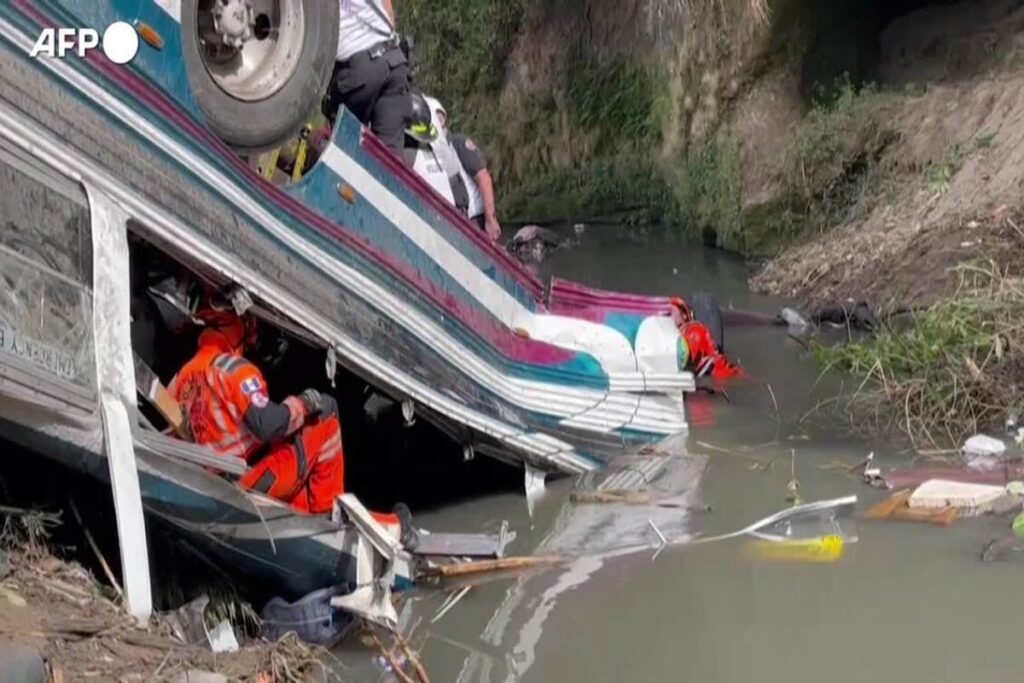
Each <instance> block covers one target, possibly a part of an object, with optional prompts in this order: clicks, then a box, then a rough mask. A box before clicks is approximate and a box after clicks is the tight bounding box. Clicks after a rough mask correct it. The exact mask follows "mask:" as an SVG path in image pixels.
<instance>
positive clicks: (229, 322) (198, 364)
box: [170, 301, 345, 514]
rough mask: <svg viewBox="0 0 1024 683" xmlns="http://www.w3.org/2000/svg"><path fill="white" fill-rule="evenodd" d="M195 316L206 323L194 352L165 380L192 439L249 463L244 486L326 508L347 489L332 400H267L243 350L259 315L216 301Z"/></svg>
mask: <svg viewBox="0 0 1024 683" xmlns="http://www.w3.org/2000/svg"><path fill="white" fill-rule="evenodd" d="M196 317H197V318H198V319H199V320H200V321H202V322H203V323H204V324H205V325H206V329H205V330H203V332H202V334H201V335H200V337H199V351H198V352H197V353H196V355H195V356H194V357H193V358H192V359H191V360H190V361H189V362H188V363H186V364H185V367H183V368H182V369H181V371H180V372H178V374H177V375H176V376H175V377H174V379H173V380H171V385H170V392H171V394H172V395H173V396H174V398H175V399H176V400H177V401H178V403H180V404H181V407H182V412H183V413H184V414H185V416H186V424H187V426H188V432H189V434H190V435H191V436H192V439H193V441H195V442H196V443H199V444H204V445H206V446H209V447H210V448H212V449H214V450H215V451H216V452H217V453H218V454H219V455H221V456H223V457H227V458H241V459H243V460H245V461H246V462H247V463H249V464H250V470H249V472H248V474H246V475H245V477H243V478H242V480H241V484H242V486H243V487H245V488H247V489H251V490H253V491H259V492H260V493H264V494H267V495H269V496H271V497H273V498H276V499H278V500H281V501H284V502H286V503H288V504H289V505H291V506H292V507H294V508H296V509H297V510H300V511H302V512H308V513H311V514H325V513H329V512H331V509H332V507H333V505H334V500H335V498H336V497H337V496H339V495H341V494H342V493H344V489H345V485H344V481H345V472H344V470H345V465H344V455H343V453H342V447H341V423H340V422H339V421H338V410H337V405H336V403H335V401H334V399H333V398H332V397H330V396H325V395H323V394H321V393H320V392H318V391H317V390H316V389H307V390H306V391H304V392H302V394H301V395H300V396H289V397H288V398H286V399H285V400H284V401H283V402H282V403H275V402H273V401H271V400H270V398H269V394H268V391H267V384H266V381H265V380H264V379H263V373H262V372H260V370H259V368H257V367H256V366H255V365H254V364H253V363H251V362H249V361H248V360H246V359H245V358H244V357H243V355H242V354H243V352H244V351H245V350H246V349H252V348H253V347H254V346H255V344H256V342H257V327H256V319H255V318H254V317H252V316H251V315H245V316H239V315H238V314H236V313H235V312H234V310H233V309H232V308H231V306H230V304H229V303H225V304H224V305H219V303H215V302H213V301H211V302H209V303H207V304H206V305H205V306H204V307H203V308H202V309H201V310H199V311H198V312H197V313H196Z"/></svg>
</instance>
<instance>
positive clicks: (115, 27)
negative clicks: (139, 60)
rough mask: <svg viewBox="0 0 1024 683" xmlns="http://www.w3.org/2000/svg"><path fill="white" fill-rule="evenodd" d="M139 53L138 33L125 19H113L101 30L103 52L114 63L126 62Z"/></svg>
mask: <svg viewBox="0 0 1024 683" xmlns="http://www.w3.org/2000/svg"><path fill="white" fill-rule="evenodd" d="M138 53H139V34H138V33H136V32H135V28H134V27H133V26H132V25H131V24H129V23H128V22H126V21H115V22H114V23H113V24H111V25H110V26H108V27H107V30H106V31H104V32H103V54H105V55H106V56H107V59H109V60H110V61H112V62H113V63H114V64H127V63H128V62H130V61H132V60H133V59H135V55H137V54H138Z"/></svg>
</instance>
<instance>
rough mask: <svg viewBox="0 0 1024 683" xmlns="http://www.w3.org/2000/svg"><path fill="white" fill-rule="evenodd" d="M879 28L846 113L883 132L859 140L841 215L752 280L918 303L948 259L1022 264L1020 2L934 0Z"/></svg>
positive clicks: (944, 284) (943, 273)
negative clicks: (875, 73) (870, 63)
mask: <svg viewBox="0 0 1024 683" xmlns="http://www.w3.org/2000/svg"><path fill="white" fill-rule="evenodd" d="M880 41H881V43H880V47H881V61H880V69H879V85H878V88H877V90H876V91H874V92H872V93H871V94H870V95H862V96H861V98H862V99H865V100H868V103H867V106H865V107H864V109H863V111H860V112H858V113H857V114H856V116H858V117H862V118H865V119H867V120H870V121H871V123H870V125H871V126H873V127H875V128H876V132H875V134H876V135H878V136H879V137H881V138H883V139H885V140H886V143H885V144H884V145H883V146H882V148H881V149H878V150H870V149H869V148H866V147H864V146H863V145H862V146H861V151H862V152H864V153H867V152H870V151H876V153H877V156H876V158H874V159H871V158H866V159H864V160H863V162H862V163H863V164H864V165H865V166H866V167H867V168H865V169H863V170H862V171H861V173H862V178H861V179H860V180H859V182H858V184H859V187H858V190H859V191H860V192H861V193H862V194H861V196H858V197H857V198H856V199H855V201H854V202H852V203H851V207H850V208H849V209H848V210H847V212H846V215H844V216H842V218H843V220H841V221H839V223H838V225H836V226H830V225H828V224H827V223H823V224H821V225H819V226H817V231H816V232H817V235H814V233H813V232H812V233H811V238H810V239H799V240H796V241H795V243H794V244H792V245H791V246H788V247H786V248H785V249H783V250H782V252H781V253H780V254H779V255H778V256H776V257H775V258H773V259H771V260H770V261H768V263H767V264H766V265H765V266H764V267H763V269H761V271H760V272H759V273H758V274H757V275H756V277H755V278H754V279H753V284H754V286H755V287H756V288H758V289H760V290H762V291H766V292H771V293H775V294H780V295H783V296H787V297H793V298H799V299H804V300H808V301H810V302H812V303H821V302H824V301H828V300H838V299H845V298H847V297H852V298H856V299H867V300H869V301H872V302H874V303H876V304H879V305H882V304H886V303H890V302H891V303H895V304H896V305H904V306H906V305H915V304H927V303H931V302H933V301H935V300H936V299H937V298H938V297H940V296H941V295H943V294H945V293H947V292H948V286H949V284H950V269H951V268H953V267H955V266H957V265H958V264H961V263H964V262H967V261H971V260H974V259H993V260H995V261H996V262H997V263H999V264H1001V265H1007V266H1009V267H1010V268H1011V270H1016V269H1019V267H1020V266H1022V265H1024V227H1022V226H1024V220H1022V217H1021V211H1022V206H1024V195H1022V189H1024V69H1022V59H1021V58H1022V54H1024V5H1022V3H1020V2H1012V1H1008V0H972V1H970V2H960V3H953V4H948V5H937V6H932V7H928V8H924V9H921V10H918V11H915V12H912V13H910V14H907V15H904V16H902V17H900V18H898V19H896V20H894V21H893V22H892V23H890V24H889V25H888V26H886V27H885V29H884V30H883V31H882V33H881V35H880ZM860 125H861V126H863V125H868V124H860ZM855 127H856V126H855ZM843 134H847V135H848V134H849V131H844V133H843ZM850 142H851V144H854V145H855V146H856V145H857V143H858V141H856V140H853V141H850Z"/></svg>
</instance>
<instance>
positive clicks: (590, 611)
mask: <svg viewBox="0 0 1024 683" xmlns="http://www.w3.org/2000/svg"><path fill="white" fill-rule="evenodd" d="M544 270H545V271H546V272H547V273H555V274H557V275H559V276H561V277H566V278H570V279H574V280H578V281H581V282H584V283H587V284H590V285H593V286H597V287H603V288H608V289H619V290H627V291H634V292H645V293H657V294H671V293H679V294H682V295H684V296H685V295H686V294H687V293H689V292H692V291H694V290H697V289H708V290H712V291H715V292H716V293H717V294H718V295H719V297H720V298H721V299H722V302H723V304H731V305H734V306H736V307H741V308H751V309H758V310H764V311H774V310H775V309H776V308H777V307H778V306H779V305H780V303H782V302H778V301H771V300H767V299H763V298H760V297H757V296H755V295H753V294H751V293H750V292H749V290H748V288H747V284H746V280H747V275H748V270H747V267H746V266H745V265H744V264H743V263H742V262H740V261H738V260H736V259H733V258H730V257H728V256H727V255H724V254H721V253H718V252H713V251H707V250H702V249H699V248H693V247H687V246H684V245H679V244H672V243H662V242H649V241H646V240H642V239H636V240H633V239H624V238H623V237H622V229H621V228H614V227H610V226H609V227H592V228H588V229H587V230H586V231H585V232H584V233H583V234H582V235H581V236H580V237H579V243H578V244H577V245H575V246H574V247H572V248H570V249H567V250H564V251H560V252H557V253H556V254H555V255H554V256H553V257H552V258H550V259H549V260H548V261H547V262H546V263H545V264H544ZM726 335H727V336H726V345H727V348H728V350H729V351H730V353H731V354H732V355H733V356H735V357H736V358H738V359H739V360H740V361H741V362H742V363H743V365H744V366H745V367H746V368H747V370H748V371H749V372H750V373H751V374H752V376H753V378H754V379H752V380H751V381H749V382H745V383H743V384H740V385H737V386H735V387H733V388H732V389H731V390H730V398H731V403H726V402H725V401H724V400H722V399H721V398H720V397H709V396H695V397H693V398H692V399H691V400H689V401H688V416H689V419H690V422H691V425H692V426H691V432H690V434H689V435H688V436H687V437H686V439H685V440H684V443H683V444H681V445H680V446H679V449H678V450H679V456H680V458H679V460H680V462H682V461H683V458H684V457H686V458H692V459H693V460H692V461H691V462H696V463H705V462H706V466H705V467H704V469H703V476H702V477H701V478H700V485H699V487H697V489H696V490H693V491H689V492H687V493H686V494H685V495H684V496H683V498H681V499H680V500H684V501H685V502H686V504H688V505H689V504H696V503H697V502H698V499H699V500H700V501H702V502H703V503H705V504H707V505H710V506H711V508H712V511H711V512H708V513H700V512H694V511H687V510H681V509H676V510H654V511H652V510H649V509H647V508H624V507H622V506H616V507H615V508H605V509H595V508H596V507H597V506H579V505H572V504H570V502H569V500H568V496H569V493H570V492H571V491H572V490H573V489H574V487H589V486H590V485H592V484H593V483H594V482H593V481H583V482H581V481H571V480H561V481H556V482H553V483H549V485H548V489H547V492H546V494H545V495H544V497H543V498H541V499H540V500H539V501H538V502H537V503H536V505H535V506H534V507H535V509H534V510H533V514H532V516H531V515H530V514H529V512H528V509H527V504H526V500H525V498H524V497H523V496H521V495H512V494H507V495H502V496H496V497H488V498H485V499H480V500H474V501H469V502H463V503H460V504H458V505H454V506H451V507H448V508H446V509H444V510H440V511H437V512H434V513H430V514H429V515H425V516H423V517H421V521H422V522H423V524H424V526H426V527H429V528H435V529H465V528H466V526H467V524H469V525H470V526H472V527H473V528H474V529H480V530H495V529H497V528H498V526H499V525H500V523H501V521H502V520H508V521H509V522H510V524H511V526H512V528H514V529H516V530H517V531H518V533H519V537H518V539H517V540H516V542H515V544H514V547H513V548H512V549H511V552H512V553H514V554H531V553H534V552H539V553H548V552H571V553H572V554H573V555H579V556H580V557H579V559H577V560H575V561H574V562H571V563H570V564H568V565H566V566H563V567H558V568H554V569H548V570H544V571H541V572H539V573H533V574H530V575H527V576H520V577H511V578H504V579H500V580H493V581H490V582H487V583H484V584H482V585H479V586H476V587H474V588H472V589H471V590H470V591H469V592H468V594H467V595H466V596H465V597H464V598H463V599H462V600H461V601H459V602H458V603H457V604H456V605H455V607H454V608H452V609H451V610H450V611H449V612H448V613H447V614H445V615H444V616H443V617H442V618H440V619H439V620H438V621H437V622H436V623H434V624H431V623H430V621H431V620H432V619H433V618H434V617H435V615H436V613H437V610H438V608H439V607H440V606H441V605H442V603H443V601H444V600H445V598H446V597H447V596H448V594H447V593H442V592H422V593H419V594H417V595H416V596H414V597H413V599H412V600H411V601H410V603H409V604H408V606H407V607H406V609H405V610H404V613H403V617H404V619H405V620H406V623H407V624H411V623H417V622H418V623H419V625H418V627H417V628H416V633H417V636H416V637H417V642H418V643H424V645H423V649H422V652H423V657H424V663H425V665H426V668H427V670H428V671H429V672H430V675H431V679H432V680H433V681H435V683H436V682H438V681H461V682H467V683H468V682H478V681H481V682H489V683H493V682H497V681H561V682H569V681H630V682H633V683H637V682H640V681H666V680H672V681H676V680H678V681H707V682H715V681H722V682H731V681H785V682H786V683H799V682H803V681H807V682H809V683H810V682H814V683H818V682H820V681H837V682H847V681H849V682H851V683H853V682H857V683H861V682H863V681H876V680H891V681H983V682H988V681H1010V680H1019V679H1020V670H1021V666H1022V665H1021V659H1020V657H1019V656H1017V655H1016V653H1017V651H1018V648H1019V641H1020V639H1019V627H1020V626H1019V625H1020V623H1021V616H1020V614H1021V608H1020V605H1021V601H1020V600H1018V598H1017V596H1018V590H1019V588H1020V586H1021V582H1022V579H1024V575H1022V571H1021V570H1022V567H1021V566H1020V565H1016V564H1013V563H1006V564H996V565H983V564H982V563H980V562H979V561H978V559H977V558H978V555H979V552H980V550H981V548H982V547H983V546H984V543H985V541H986V540H987V539H988V538H989V537H990V536H992V535H993V534H996V533H998V532H1000V531H1002V530H1003V529H1004V528H1005V526H1006V524H1007V522H1006V520H999V519H980V520H967V521H960V522H958V523H957V524H956V525H954V526H953V527H951V528H935V527H931V526H927V525H912V524H901V523H869V522H861V523H860V524H858V525H857V528H856V531H857V536H858V541H857V542H856V543H852V544H849V545H848V546H847V550H846V554H845V555H844V557H843V558H842V559H841V561H839V562H837V563H834V564H820V565H816V564H794V563H772V562H764V561H757V560H753V559H751V558H750V557H749V556H748V554H747V553H746V552H745V548H746V547H747V542H746V541H742V540H740V541H728V542H723V543H721V544H718V545H708V546H701V547H694V548H690V549H684V550H669V551H665V552H662V553H661V554H659V555H656V554H655V552H654V551H653V550H651V549H649V550H644V551H641V552H625V551H623V550H622V549H621V548H622V546H624V545H629V546H631V545H636V541H637V540H638V539H643V542H645V543H652V544H653V543H655V542H656V538H655V537H654V535H653V534H654V532H653V531H652V530H651V529H650V528H649V525H648V524H647V519H648V518H656V524H657V525H658V526H659V528H661V529H662V531H663V532H664V533H665V534H666V535H671V536H674V537H685V536H686V535H687V534H694V533H700V534H713V533H720V532H724V531H731V530H733V529H736V528H740V527H743V526H746V525H747V524H749V523H750V522H753V521H755V520H757V519H759V518H762V517H764V516H767V515H769V514H771V513H773V512H775V511H777V510H779V509H782V508H784V507H786V502H785V497H786V495H787V484H788V482H789V481H790V479H791V478H792V477H793V475H794V473H795V476H796V478H797V479H798V480H799V482H800V485H801V494H802V495H803V497H804V499H806V500H817V499H826V498H833V497H837V496H842V495H846V494H850V493H856V494H858V495H859V496H860V498H861V500H860V503H859V509H860V510H864V509H866V508H867V507H868V505H870V504H871V503H872V502H874V501H875V500H877V499H878V498H879V497H880V494H879V493H877V492H875V491H872V490H871V489H869V488H867V487H866V486H864V485H863V484H862V483H861V482H860V481H859V480H858V479H857V478H856V477H854V476H850V475H848V474H847V473H845V472H844V471H843V470H842V469H841V465H844V464H845V465H846V466H849V465H853V464H855V463H857V462H859V461H861V460H862V459H863V458H864V457H865V456H866V455H867V453H868V452H869V451H874V452H875V453H876V454H877V455H878V457H879V458H880V459H881V460H882V462H883V463H885V462H897V461H900V460H902V459H903V458H904V455H903V454H902V453H901V452H900V449H901V448H902V446H901V445H900V444H898V443H895V442H891V443H886V442H881V443H879V442H875V443H868V442H867V441H864V440H858V439H855V438H851V437H850V436H849V435H848V431H849V430H848V429H847V428H846V425H845V424H844V423H843V422H842V421H840V420H838V419H837V418H835V417H834V416H833V417H830V416H824V417H819V418H811V419H805V420H803V421H801V418H802V417H804V416H805V414H806V413H807V411H808V410H809V409H810V408H811V407H813V406H814V405H815V403H816V402H817V401H819V400H821V399H822V398H825V397H828V396H829V395H831V393H834V392H835V391H837V390H838V386H837V385H836V382H834V381H832V380H825V381H819V377H818V370H817V368H816V367H815V365H814V361H813V358H811V357H810V354H809V353H808V352H807V351H806V350H805V349H804V348H803V347H801V346H800V345H799V344H798V343H796V342H794V341H793V340H791V339H788V338H787V336H786V335H785V333H784V332H782V331H780V330H778V329H775V328H745V329H736V328H732V329H728V330H727V332H726ZM769 384H770V385H771V387H772V392H769V391H768V389H767V385H769ZM812 389H813V391H812ZM773 394H774V400H773V397H772V395H773ZM776 406H777V408H776ZM644 467H645V465H644V463H643V462H641V461H634V462H627V463H625V464H622V465H621V466H619V467H617V468H613V472H612V473H611V474H608V473H606V474H604V475H598V476H597V477H596V479H595V478H592V479H594V480H595V481H596V480H599V479H600V478H601V477H607V476H620V477H627V478H630V477H636V476H641V477H642V476H644V475H643V468H644ZM660 483H661V482H654V483H652V486H654V487H657V486H659V485H660ZM655 555H656V556H655ZM344 659H345V661H346V662H348V663H350V671H349V675H350V676H351V677H354V678H356V679H358V680H364V679H380V680H389V676H388V674H385V673H383V672H381V671H380V670H378V669H376V668H374V667H373V665H372V664H370V655H369V654H367V653H366V652H365V651H361V650H358V649H357V648H355V647H352V646H348V647H347V648H346V649H345V651H344Z"/></svg>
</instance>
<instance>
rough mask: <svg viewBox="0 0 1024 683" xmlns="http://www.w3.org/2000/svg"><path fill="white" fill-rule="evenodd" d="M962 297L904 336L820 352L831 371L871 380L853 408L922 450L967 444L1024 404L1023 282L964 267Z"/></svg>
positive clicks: (928, 314) (919, 320)
mask: <svg viewBox="0 0 1024 683" xmlns="http://www.w3.org/2000/svg"><path fill="white" fill-rule="evenodd" d="M958 273H959V276H960V277H959V287H958V288H957V290H956V292H955V293H954V295H953V296H952V297H951V298H950V299H948V300H946V301H943V302H941V303H938V304H936V305H935V306H933V307H931V308H929V309H927V310H926V311H923V312H921V313H919V314H917V315H915V316H914V317H913V319H912V320H911V321H910V323H909V326H907V327H905V328H903V329H901V328H900V327H898V326H895V325H887V326H886V327H885V328H884V329H882V330H881V331H880V332H879V333H878V334H877V335H876V336H874V337H872V338H870V339H868V340H866V341H863V342H855V343H850V344H847V345H844V346H838V347H831V348H829V347H822V346H818V347H817V348H816V354H817V356H818V359H819V361H820V362H821V363H823V364H824V366H825V367H826V369H838V370H844V371H847V372H850V373H853V374H854V375H857V376H859V377H862V378H863V380H864V381H863V384H862V385H861V388H860V390H859V391H858V392H857V393H856V394H855V395H854V396H853V397H852V399H851V402H850V404H849V405H850V408H851V410H852V414H853V415H854V416H855V417H857V418H859V419H867V420H869V421H874V422H875V426H876V427H885V426H889V427H898V428H900V429H902V430H903V431H905V432H906V433H908V434H909V435H910V437H911V438H912V439H913V440H914V441H915V444H920V443H922V442H927V443H929V444H933V445H937V444H941V443H942V442H945V443H947V444H949V443H954V444H955V443H960V442H961V440H962V439H963V437H965V436H967V435H969V434H972V433H975V432H977V431H978V430H979V429H981V428H984V427H987V426H991V425H992V424H995V423H998V422H1000V421H1001V420H1002V419H1003V418H1004V417H1005V415H1006V414H1007V413H1008V412H1015V411H1016V410H1017V409H1018V408H1020V407H1021V404H1022V403H1024V396H1022V394H1021V387H1022V386H1024V328H1022V326H1021V325H1020V319H1021V313H1022V312H1024V279H1022V278H1019V277H1010V276H1008V275H1007V274H1006V273H1005V272H1004V271H1002V270H1000V269H999V268H998V267H997V266H995V265H994V264H991V263H987V264H981V265H971V266H963V267H961V268H960V269H959V270H958Z"/></svg>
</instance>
